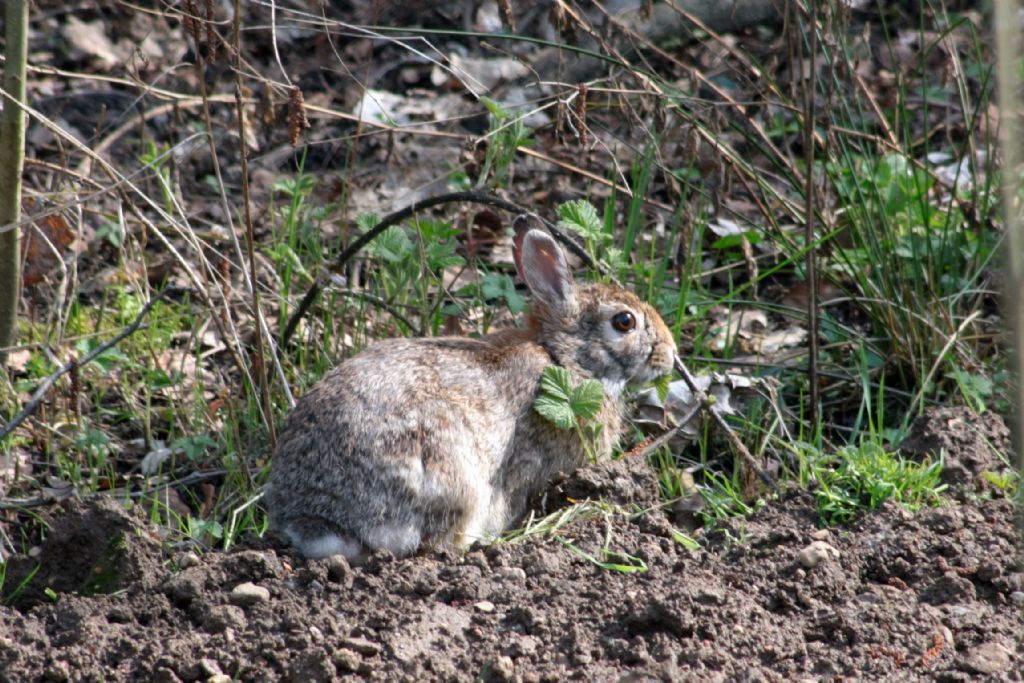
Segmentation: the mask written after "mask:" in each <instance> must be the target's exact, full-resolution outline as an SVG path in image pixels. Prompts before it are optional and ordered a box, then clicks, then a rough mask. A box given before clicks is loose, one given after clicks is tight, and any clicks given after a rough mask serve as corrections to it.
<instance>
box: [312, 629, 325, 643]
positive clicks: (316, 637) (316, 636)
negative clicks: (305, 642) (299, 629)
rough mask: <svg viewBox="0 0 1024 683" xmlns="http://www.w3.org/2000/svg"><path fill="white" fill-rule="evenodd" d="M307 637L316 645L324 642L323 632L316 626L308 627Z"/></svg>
mask: <svg viewBox="0 0 1024 683" xmlns="http://www.w3.org/2000/svg"><path fill="white" fill-rule="evenodd" d="M309 637H310V639H311V640H312V641H313V642H314V643H316V644H318V645H319V644H321V643H323V642H324V632H323V631H321V630H320V628H319V627H318V626H310V627H309Z"/></svg>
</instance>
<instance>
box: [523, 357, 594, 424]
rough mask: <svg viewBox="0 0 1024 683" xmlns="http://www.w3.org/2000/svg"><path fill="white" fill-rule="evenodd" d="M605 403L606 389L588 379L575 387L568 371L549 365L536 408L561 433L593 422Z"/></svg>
mask: <svg viewBox="0 0 1024 683" xmlns="http://www.w3.org/2000/svg"><path fill="white" fill-rule="evenodd" d="M603 403H604V386H603V385H602V384H601V383H600V382H599V381H597V380H595V379H587V380H583V381H582V382H580V383H579V385H578V386H573V381H572V375H571V374H570V373H569V371H568V370H566V369H565V368H561V367H558V366H557V365H550V366H548V367H546V368H544V374H542V375H541V378H540V395H539V396H538V397H537V399H536V400H535V401H534V403H533V407H534V409H535V410H536V411H537V412H538V413H540V414H541V416H543V417H544V418H545V419H546V420H548V421H549V422H551V423H553V424H554V425H555V426H556V427H558V428H559V429H571V428H572V427H573V426H575V425H576V424H578V423H580V422H587V421H589V420H592V419H593V418H594V416H595V415H597V412H598V411H599V410H600V409H601V406H602V404H603Z"/></svg>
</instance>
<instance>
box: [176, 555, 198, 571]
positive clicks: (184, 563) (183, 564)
mask: <svg viewBox="0 0 1024 683" xmlns="http://www.w3.org/2000/svg"><path fill="white" fill-rule="evenodd" d="M174 560H175V564H177V565H178V567H179V568H180V569H188V568H189V567H198V566H199V565H200V564H202V563H203V559H202V558H201V557H199V555H198V554H196V553H194V552H191V551H189V552H187V553H180V554H179V555H177V556H176V557H175V558H174Z"/></svg>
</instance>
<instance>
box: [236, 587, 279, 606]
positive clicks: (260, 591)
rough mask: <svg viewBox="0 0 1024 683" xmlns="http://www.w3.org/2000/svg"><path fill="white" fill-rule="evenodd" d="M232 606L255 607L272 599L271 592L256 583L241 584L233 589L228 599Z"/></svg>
mask: <svg viewBox="0 0 1024 683" xmlns="http://www.w3.org/2000/svg"><path fill="white" fill-rule="evenodd" d="M228 599H229V600H231V602H232V604H235V605H238V606H239V607H249V606H250V605H255V604H256V603H258V602H266V601H267V600H269V599H270V591H269V590H267V589H266V588H264V587H263V586H257V585H256V584H254V583H250V582H248V581H246V582H245V583H240V584H238V585H237V586H235V587H234V588H232V589H231V595H230V596H229V597H228Z"/></svg>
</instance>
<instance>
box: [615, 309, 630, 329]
mask: <svg viewBox="0 0 1024 683" xmlns="http://www.w3.org/2000/svg"><path fill="white" fill-rule="evenodd" d="M612 327H614V328H615V329H616V330H618V331H619V332H629V331H630V330H632V329H633V328H634V327H636V316H635V315H633V314H632V313H630V312H629V311H623V312H622V313H616V314H615V316H614V317H613V318H612Z"/></svg>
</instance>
